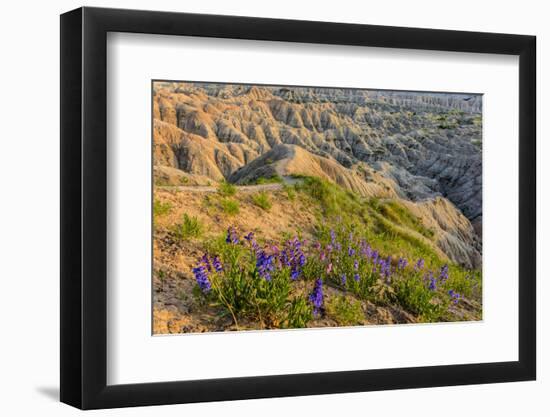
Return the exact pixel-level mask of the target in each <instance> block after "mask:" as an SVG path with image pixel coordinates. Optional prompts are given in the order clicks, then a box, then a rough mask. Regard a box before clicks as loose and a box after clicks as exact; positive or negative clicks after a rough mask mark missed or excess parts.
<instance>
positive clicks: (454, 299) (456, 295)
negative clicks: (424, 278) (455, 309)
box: [449, 290, 461, 304]
mask: <svg viewBox="0 0 550 417" xmlns="http://www.w3.org/2000/svg"><path fill="white" fill-rule="evenodd" d="M449 297H451V301H452V302H453V303H455V304H458V300H460V297H461V296H460V294H459V293H457V292H455V291H453V290H449Z"/></svg>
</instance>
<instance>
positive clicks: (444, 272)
mask: <svg viewBox="0 0 550 417" xmlns="http://www.w3.org/2000/svg"><path fill="white" fill-rule="evenodd" d="M447 279H449V266H448V265H447V264H445V265H443V266H442V267H441V269H440V271H439V280H440V281H441V282H445V281H447Z"/></svg>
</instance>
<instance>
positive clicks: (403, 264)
mask: <svg viewBox="0 0 550 417" xmlns="http://www.w3.org/2000/svg"><path fill="white" fill-rule="evenodd" d="M408 264H409V261H407V259H406V258H399V261H397V269H399V270H400V271H403V270H404V269H405V268H406V266H407V265H408Z"/></svg>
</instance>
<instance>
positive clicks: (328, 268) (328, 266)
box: [327, 262, 332, 274]
mask: <svg viewBox="0 0 550 417" xmlns="http://www.w3.org/2000/svg"><path fill="white" fill-rule="evenodd" d="M331 272H332V262H330V263H329V264H328V265H327V274H330V273H331Z"/></svg>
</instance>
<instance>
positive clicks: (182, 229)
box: [173, 213, 204, 240]
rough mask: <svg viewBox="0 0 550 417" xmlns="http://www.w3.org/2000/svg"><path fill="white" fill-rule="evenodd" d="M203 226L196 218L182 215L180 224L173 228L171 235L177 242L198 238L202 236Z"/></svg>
mask: <svg viewBox="0 0 550 417" xmlns="http://www.w3.org/2000/svg"><path fill="white" fill-rule="evenodd" d="M203 231H204V226H203V224H202V222H201V221H200V220H199V219H198V218H197V217H194V216H193V217H190V216H189V215H188V214H187V213H185V214H184V215H183V218H182V221H181V223H178V224H176V225H175V226H174V227H173V233H174V236H175V237H176V239H178V240H187V239H189V238H199V237H201V236H202V234H203Z"/></svg>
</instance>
